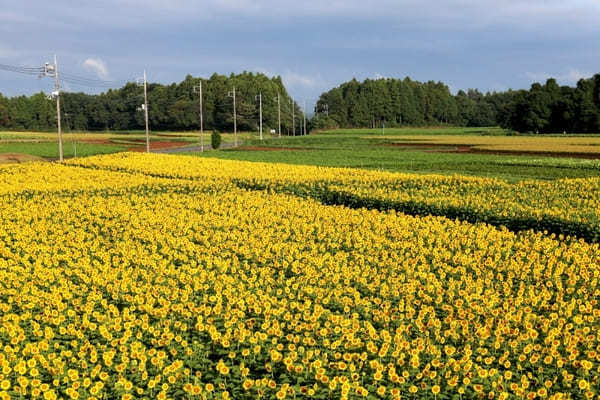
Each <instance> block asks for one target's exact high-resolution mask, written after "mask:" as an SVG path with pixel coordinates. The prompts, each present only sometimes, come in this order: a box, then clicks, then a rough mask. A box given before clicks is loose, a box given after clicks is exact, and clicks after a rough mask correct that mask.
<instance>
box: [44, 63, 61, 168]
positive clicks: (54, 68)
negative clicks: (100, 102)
mask: <svg viewBox="0 0 600 400" xmlns="http://www.w3.org/2000/svg"><path fill="white" fill-rule="evenodd" d="M51 73H52V74H51ZM44 75H46V76H52V75H54V88H55V90H54V93H52V97H56V122H57V125H58V160H59V161H63V143H62V127H61V124H60V122H61V121H60V81H59V79H58V61H57V59H56V54H55V55H54V65H51V64H50V63H46V64H45V65H44Z"/></svg>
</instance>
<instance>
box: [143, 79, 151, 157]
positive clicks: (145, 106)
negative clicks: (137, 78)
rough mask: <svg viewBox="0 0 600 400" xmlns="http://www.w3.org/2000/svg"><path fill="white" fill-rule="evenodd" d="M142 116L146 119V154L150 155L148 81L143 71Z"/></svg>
mask: <svg viewBox="0 0 600 400" xmlns="http://www.w3.org/2000/svg"><path fill="white" fill-rule="evenodd" d="M144 116H145V118H146V153H150V130H149V129H148V79H146V70H144Z"/></svg>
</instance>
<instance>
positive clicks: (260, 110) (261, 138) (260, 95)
mask: <svg viewBox="0 0 600 400" xmlns="http://www.w3.org/2000/svg"><path fill="white" fill-rule="evenodd" d="M256 98H257V99H258V109H259V115H260V116H259V118H260V128H259V129H260V140H263V118H262V92H259V93H258V96H256Z"/></svg>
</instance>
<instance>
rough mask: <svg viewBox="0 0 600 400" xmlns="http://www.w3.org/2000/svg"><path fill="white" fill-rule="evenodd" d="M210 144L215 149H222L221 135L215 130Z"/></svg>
mask: <svg viewBox="0 0 600 400" xmlns="http://www.w3.org/2000/svg"><path fill="white" fill-rule="evenodd" d="M210 144H211V146H212V148H213V149H215V150H216V149H218V148H219V147H221V133H220V132H219V131H217V130H214V131H213V132H212V134H211V135H210Z"/></svg>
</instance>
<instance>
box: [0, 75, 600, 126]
mask: <svg viewBox="0 0 600 400" xmlns="http://www.w3.org/2000/svg"><path fill="white" fill-rule="evenodd" d="M199 82H200V79H199V78H194V77H192V76H190V75H188V76H187V77H186V78H185V79H184V80H183V81H182V82H180V83H178V84H176V83H173V84H171V85H162V84H156V83H152V84H149V86H148V99H149V118H150V126H151V129H153V130H165V131H167V130H171V131H181V130H196V129H198V128H199V98H198V94H196V93H194V90H193V87H194V86H196V85H198V83H199ZM202 84H203V110H204V127H205V128H206V129H218V130H222V131H233V99H232V98H231V97H230V96H229V94H230V92H231V91H232V90H233V88H234V87H235V88H236V100H237V105H236V111H237V125H238V130H240V131H255V130H257V129H258V128H257V127H258V124H259V105H258V99H257V95H258V94H259V93H262V103H263V121H264V126H265V129H267V130H268V129H269V128H271V129H276V128H277V123H278V122H277V121H278V108H277V97H278V95H279V98H280V104H281V124H282V133H284V134H290V133H291V132H292V126H293V125H292V124H293V123H295V125H296V132H300V124H301V119H302V110H301V109H300V107H299V106H298V104H296V102H294V101H293V99H292V98H291V97H290V95H289V94H288V92H287V90H286V88H285V85H284V84H283V82H282V79H281V78H280V77H273V78H270V77H268V76H266V75H264V74H260V73H258V74H255V73H251V72H244V73H242V74H238V75H234V74H231V75H229V76H225V75H219V74H214V75H212V76H211V77H210V78H209V79H205V80H202ZM61 98H62V104H63V106H62V107H63V114H62V118H63V125H64V126H65V128H66V129H71V130H83V131H100V130H114V131H124V130H137V129H142V128H143V126H144V115H143V112H141V110H140V106H141V104H142V103H143V90H142V88H141V87H140V86H138V85H137V84H135V83H128V84H126V85H125V86H124V87H122V88H120V89H111V90H108V91H107V92H104V93H101V94H98V95H90V94H85V93H70V92H64V93H62V94H61ZM292 112H293V114H294V115H295V116H296V118H295V120H294V118H293V116H292ZM314 113H315V114H314V116H313V118H312V119H311V121H310V123H309V128H310V129H329V128H365V127H371V128H375V127H382V126H388V127H400V126H433V125H455V126H467V127H478V126H501V127H503V128H506V129H507V130H511V131H516V132H524V133H563V132H568V133H599V132H600V74H597V75H595V76H593V77H592V78H590V79H581V80H580V81H579V82H578V83H577V85H576V86H575V87H570V86H559V85H558V83H557V82H556V80H555V79H548V80H547V81H546V83H545V84H540V83H534V84H533V85H531V88H530V89H529V90H508V91H504V92H487V93H485V94H484V93H482V92H480V91H479V90H477V89H469V90H467V91H463V90H460V91H458V93H457V94H456V95H453V94H452V93H451V91H450V89H449V87H448V86H447V85H445V84H444V83H442V82H434V81H428V82H419V81H414V80H411V79H410V78H408V77H406V78H404V79H391V78H385V79H375V80H372V79H367V80H365V81H363V82H359V81H357V80H356V79H353V80H351V81H349V82H345V83H343V84H341V85H340V86H338V87H336V88H333V89H331V90H329V91H327V92H325V93H323V94H322V95H321V96H320V98H319V100H318V101H317V103H316V105H315V108H314ZM55 126H56V112H55V105H54V102H53V101H52V100H49V99H48V98H47V95H46V94H44V93H38V94H34V95H32V96H18V97H12V98H7V97H4V96H2V95H1V94H0V129H9V130H19V129H21V130H54V129H55Z"/></svg>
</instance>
